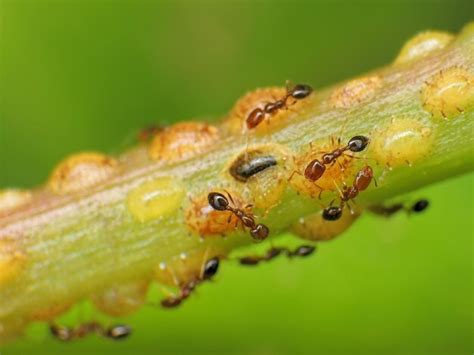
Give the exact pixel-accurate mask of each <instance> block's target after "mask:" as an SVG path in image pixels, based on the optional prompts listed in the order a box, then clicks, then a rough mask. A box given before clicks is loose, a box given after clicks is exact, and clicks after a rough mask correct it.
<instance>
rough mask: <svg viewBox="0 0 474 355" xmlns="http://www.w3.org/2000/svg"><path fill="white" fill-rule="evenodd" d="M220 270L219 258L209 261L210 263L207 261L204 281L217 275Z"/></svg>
mask: <svg viewBox="0 0 474 355" xmlns="http://www.w3.org/2000/svg"><path fill="white" fill-rule="evenodd" d="M218 269H219V259H218V258H212V259H209V260H208V261H206V264H205V265H204V271H203V275H202V278H203V279H204V280H208V279H210V278H211V277H213V276H214V275H215V274H216V273H217V270H218Z"/></svg>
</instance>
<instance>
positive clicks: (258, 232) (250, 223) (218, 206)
mask: <svg viewBox="0 0 474 355" xmlns="http://www.w3.org/2000/svg"><path fill="white" fill-rule="evenodd" d="M227 195H228V196H229V199H230V200H231V202H232V203H234V201H233V199H232V196H231V195H230V194H229V193H227ZM207 198H208V201H209V205H210V206H211V207H212V208H213V209H215V210H216V211H230V212H232V213H233V214H234V215H235V216H236V217H237V218H238V219H239V220H240V221H241V222H242V224H243V225H244V226H245V227H247V228H249V229H250V235H251V236H252V238H254V239H255V240H259V241H260V240H264V239H266V238H267V237H268V234H269V233H270V230H269V229H268V227H267V226H266V225H264V224H260V223H259V224H256V223H255V218H254V216H253V215H252V214H250V213H247V212H245V211H244V210H242V209H240V208H236V207H232V206H231V205H230V204H229V200H228V199H227V197H225V196H224V195H223V194H221V193H219V192H211V193H209V195H208V196H207ZM247 207H250V205H248V206H247Z"/></svg>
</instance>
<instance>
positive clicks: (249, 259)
mask: <svg viewBox="0 0 474 355" xmlns="http://www.w3.org/2000/svg"><path fill="white" fill-rule="evenodd" d="M315 250H316V247H314V246H312V245H301V246H299V247H298V248H296V249H295V250H290V249H288V248H283V247H273V248H271V249H270V250H268V251H267V253H266V254H265V255H263V256H246V257H243V258H240V259H239V262H240V263H241V264H242V265H257V264H258V263H260V262H261V261H270V260H272V259H273V258H276V257H277V256H278V255H280V254H281V253H286V256H288V257H289V258H293V257H305V256H308V255H311V254H312V253H313V252H314V251H315Z"/></svg>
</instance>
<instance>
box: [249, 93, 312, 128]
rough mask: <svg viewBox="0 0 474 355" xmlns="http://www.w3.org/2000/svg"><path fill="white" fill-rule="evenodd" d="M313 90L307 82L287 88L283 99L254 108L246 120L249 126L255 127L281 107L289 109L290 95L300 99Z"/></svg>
mask: <svg viewBox="0 0 474 355" xmlns="http://www.w3.org/2000/svg"><path fill="white" fill-rule="evenodd" d="M312 92H313V88H312V87H311V86H309V85H306V84H297V85H295V86H294V87H293V88H292V89H288V88H287V90H286V94H285V96H283V97H282V98H281V99H279V100H276V101H274V102H269V103H267V104H266V105H265V106H264V107H263V109H262V108H260V107H257V108H255V109H253V110H252V111H251V112H250V113H249V114H248V116H247V119H246V121H245V122H246V124H247V128H248V129H253V128H255V127H257V126H258V125H259V124H260V123H261V122H262V121H263V120H264V119H265V117H266V116H267V115H274V114H275V113H276V112H278V111H279V110H281V109H284V108H285V109H287V108H288V103H287V102H288V99H289V98H290V97H291V98H293V99H295V100H296V101H298V100H302V99H304V98H306V97H308V96H309V95H310V94H311V93H312Z"/></svg>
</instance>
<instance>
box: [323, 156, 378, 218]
mask: <svg viewBox="0 0 474 355" xmlns="http://www.w3.org/2000/svg"><path fill="white" fill-rule="evenodd" d="M373 178H374V172H373V170H372V168H371V167H370V166H368V165H366V166H364V167H363V168H362V169H361V170H359V172H358V173H357V175H356V177H355V178H354V182H353V184H352V186H349V187H348V186H344V189H343V190H342V191H341V195H340V200H341V203H340V205H339V207H334V206H329V207H327V208H325V209H324V211H323V218H324V219H325V220H327V221H335V220H338V219H339V218H340V217H341V216H342V209H343V208H344V206H345V204H346V203H348V202H349V201H350V200H353V199H354V198H356V197H357V196H358V195H359V192H361V191H364V190H366V189H367V188H368V187H369V185H370V183H371V182H372V179H373Z"/></svg>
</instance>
